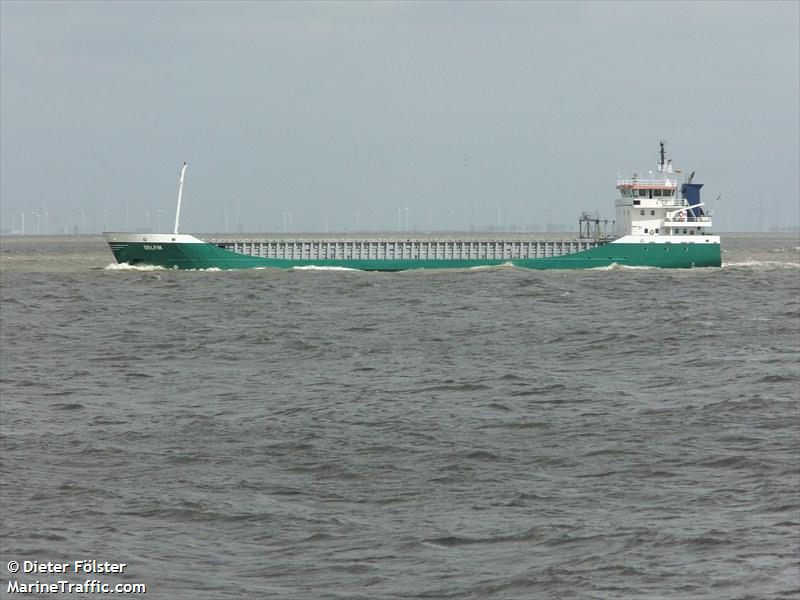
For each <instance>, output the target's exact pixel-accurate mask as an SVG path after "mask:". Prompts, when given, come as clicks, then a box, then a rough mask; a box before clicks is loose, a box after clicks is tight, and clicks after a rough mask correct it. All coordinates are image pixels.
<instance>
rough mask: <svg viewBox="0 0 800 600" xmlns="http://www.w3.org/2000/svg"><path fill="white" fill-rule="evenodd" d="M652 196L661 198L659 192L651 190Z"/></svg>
mask: <svg viewBox="0 0 800 600" xmlns="http://www.w3.org/2000/svg"><path fill="white" fill-rule="evenodd" d="M653 196H655V197H656V198H660V197H661V190H653Z"/></svg>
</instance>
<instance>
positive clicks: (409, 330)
mask: <svg viewBox="0 0 800 600" xmlns="http://www.w3.org/2000/svg"><path fill="white" fill-rule="evenodd" d="M798 247H800V241H798V239H797V236H796V235H795V236H791V235H783V236H781V235H770V236H733V235H731V236H726V237H724V248H725V254H724V257H723V260H724V266H723V267H722V268H721V269H695V270H679V271H672V270H658V269H607V270H593V271H527V270H522V269H515V268H490V269H480V270H473V271H447V272H446V271H430V272H406V273H394V274H391V273H363V272H353V271H350V272H342V271H336V272H326V271H314V270H311V271H309V270H304V271H288V272H283V271H273V270H258V271H242V272H172V271H149V270H130V269H119V268H113V267H111V266H110V264H111V263H112V262H113V257H112V256H111V254H110V252H109V251H108V250H107V249H106V247H105V245H104V244H103V242H102V241H101V240H100V239H96V238H74V239H70V238H5V239H3V240H2V242H1V243H0V250H1V252H0V268H2V271H1V275H0V292H1V293H2V295H1V296H0V298H1V299H2V304H0V326H1V328H0V342H1V345H0V367H1V373H0V376H1V377H0V394H1V395H0V433H2V438H1V440H0V442H1V445H0V483H1V484H2V485H1V486H0V534H1V539H0V551H1V553H2V561H0V586H2V588H1V589H2V592H0V594H4V595H5V594H6V592H7V589H8V585H9V582H10V581H13V580H16V581H18V582H28V583H31V582H35V581H37V580H38V581H40V582H42V583H50V582H55V581H58V580H59V579H64V578H65V576H63V575H54V574H16V575H14V574H11V573H9V571H8V566H7V563H8V562H9V561H12V560H15V561H18V562H20V563H21V564H23V561H25V560H29V561H33V560H36V561H39V562H47V561H58V562H62V561H63V562H66V561H74V560H77V559H96V560H98V561H106V560H107V561H112V562H125V563H127V564H128V566H127V567H126V569H125V572H124V574H123V575H115V576H107V575H88V576H87V575H84V574H80V575H78V574H72V575H69V576H68V577H66V578H67V579H69V580H70V581H73V580H74V581H83V580H85V579H87V578H90V577H94V578H96V579H98V580H103V581H107V582H109V583H117V582H141V583H145V584H146V585H147V594H146V596H144V597H147V598H209V599H210V598H286V599H310V598H337V599H351V598H352V599H357V598H369V599H373V598H376V599H377V598H403V599H408V598H459V599H461V598H464V599H471V598H475V599H478V598H480V599H483V598H488V599H494V598H503V599H512V598H513V599H517V598H519V599H528V598H598V599H599V598H603V599H605V598H721V599H729V598H798V597H800V558H799V557H800V400H799V399H798V397H799V396H800V366H799V365H800V363H799V360H800V252H799V248H798ZM29 596H33V597H38V596H37V595H36V594H32V595H29ZM49 596H50V597H52V596H53V595H49ZM9 597H11V596H10V595H9Z"/></svg>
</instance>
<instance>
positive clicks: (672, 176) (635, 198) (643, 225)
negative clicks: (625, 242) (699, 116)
mask: <svg viewBox="0 0 800 600" xmlns="http://www.w3.org/2000/svg"><path fill="white" fill-rule="evenodd" d="M660 145H661V151H660V160H659V163H658V167H657V171H656V173H653V172H652V171H650V172H649V173H648V176H647V177H640V176H639V175H638V174H636V173H634V175H633V177H631V178H630V179H624V178H622V177H618V178H617V190H618V191H619V194H620V195H619V198H617V201H616V224H615V234H616V236H617V237H619V238H627V237H635V238H637V239H641V240H642V241H657V240H655V239H653V238H655V237H658V238H663V237H669V238H675V237H677V238H679V241H695V240H694V239H692V240H687V239H686V238H685V237H684V236H702V237H703V238H704V239H703V241H716V242H717V243H719V238H718V237H717V236H711V235H708V233H707V230H708V229H709V228H710V227H711V215H709V214H707V213H706V211H705V210H704V205H705V203H703V202H700V188H701V187H703V184H702V183H693V182H692V180H693V178H694V173H692V174H691V175H690V176H689V177H688V179H687V180H686V181H685V182H683V183H681V182H680V178H681V177H682V171H678V170H675V169H673V166H672V161H671V160H667V159H666V157H665V149H664V142H661V143H660ZM648 238H649V239H648ZM708 238H710V239H708ZM658 241H661V240H658Z"/></svg>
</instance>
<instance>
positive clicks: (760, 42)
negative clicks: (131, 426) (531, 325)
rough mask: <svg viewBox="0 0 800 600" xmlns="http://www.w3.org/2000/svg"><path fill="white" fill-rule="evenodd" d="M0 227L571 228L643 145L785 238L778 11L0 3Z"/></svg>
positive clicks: (752, 222) (788, 146)
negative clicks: (287, 221) (499, 224)
mask: <svg viewBox="0 0 800 600" xmlns="http://www.w3.org/2000/svg"><path fill="white" fill-rule="evenodd" d="M0 7H1V8H0V10H1V11H2V12H1V13H0V19H1V22H0V24H1V27H2V31H1V32H0V33H1V34H2V35H1V36H0V50H1V52H0V65H1V67H2V71H1V72H0V117H1V119H2V121H1V122H0V125H1V127H0V138H1V139H0V169H1V172H0V199H1V200H2V210H0V218H2V227H3V228H4V229H10V228H11V227H12V225H15V224H16V226H17V227H18V226H19V223H18V221H19V214H20V213H21V212H23V211H24V212H26V219H27V230H28V232H33V228H34V226H35V225H34V220H33V219H34V217H33V215H32V213H33V212H34V211H35V212H38V213H40V214H43V213H44V210H45V209H46V210H47V212H48V214H49V218H50V231H52V232H55V231H61V230H63V228H64V227H65V226H67V227H69V229H70V230H71V229H72V226H73V225H76V224H77V225H81V216H80V213H81V211H82V210H83V211H84V212H85V214H86V217H85V222H86V224H87V225H89V226H93V227H94V228H95V229H96V230H99V229H100V228H102V226H103V225H105V226H106V227H107V228H109V229H121V228H123V227H124V226H125V207H126V205H127V212H128V224H129V226H130V228H132V229H133V228H140V227H144V225H145V221H146V217H145V211H148V210H149V211H150V213H151V216H150V224H151V226H152V227H155V226H156V222H157V213H156V210H157V209H160V210H161V211H163V212H162V215H161V217H160V218H161V221H162V229H168V228H169V227H170V226H171V223H172V220H173V219H174V208H175V196H176V192H177V179H178V172H179V170H180V165H181V163H182V162H183V161H184V160H186V161H188V162H189V170H188V172H187V186H186V190H185V193H184V210H183V213H182V217H181V229H182V231H184V232H187V233H188V232H208V231H222V230H223V228H224V221H225V213H226V212H227V214H228V223H229V228H230V230H231V231H233V230H234V228H235V223H236V220H237V211H236V208H235V207H236V203H237V202H238V205H239V211H238V220H239V221H240V223H241V225H242V227H243V228H244V230H245V231H260V230H264V229H273V230H275V229H280V228H281V227H282V225H283V223H282V218H283V217H282V213H283V212H287V211H291V212H292V214H293V225H294V229H296V230H304V231H310V230H317V231H321V230H322V229H323V228H324V226H325V222H326V219H327V222H328V226H329V228H330V229H331V230H345V229H349V230H353V229H354V228H355V225H356V217H355V214H356V213H359V218H360V225H361V228H362V229H365V228H381V229H394V228H396V225H397V207H398V206H407V207H408V212H409V219H408V220H409V225H410V226H411V227H412V228H413V227H414V226H416V227H418V228H419V229H427V228H428V226H430V227H432V228H435V229H440V228H449V229H464V228H467V227H469V224H470V222H474V223H476V224H478V225H490V224H493V223H495V222H496V220H497V209H498V208H499V209H501V211H502V212H501V219H502V221H503V223H504V224H506V225H508V224H517V225H523V226H525V225H530V224H534V223H537V224H540V225H544V223H546V222H547V221H552V222H556V223H564V224H568V225H569V226H570V227H574V226H575V225H574V223H575V221H576V219H577V214H578V212H579V211H580V210H583V209H588V210H599V211H600V212H601V214H603V215H605V216H607V217H609V218H611V217H613V200H614V197H615V189H614V186H615V183H616V181H615V180H616V175H617V173H618V172H620V173H622V174H625V175H629V174H630V173H632V172H633V171H639V172H646V171H647V170H648V169H654V168H655V164H656V160H657V150H658V144H657V143H658V140H659V139H662V138H663V139H666V140H668V151H669V155H670V156H671V157H673V158H674V160H675V163H676V165H677V166H678V167H683V168H686V169H688V170H693V169H694V170H696V171H697V177H696V180H697V181H700V182H702V183H705V184H706V186H705V188H704V192H705V200H707V201H709V202H710V203H711V204H712V205H713V200H714V198H715V197H716V196H717V195H718V194H720V193H721V194H723V199H722V201H721V203H720V205H719V208H718V210H717V213H716V215H715V216H716V217H717V225H718V229H738V230H745V229H750V230H752V229H756V228H757V227H758V226H759V212H758V210H757V209H758V206H759V205H762V207H763V212H762V213H761V217H760V220H761V222H762V223H763V227H764V228H765V229H766V228H768V227H772V226H774V225H775V223H779V224H781V225H787V224H788V225H794V226H797V225H798V224H800V214H799V211H800V208H798V205H799V204H800V185H799V182H798V180H799V179H800V173H799V171H800V156H799V155H798V144H799V141H798V140H800V118H799V117H800V115H799V113H800V108H799V107H800V10H799V7H800V3H798V2H782V3H769V2H758V3H746V2H735V3H724V2H710V3H692V2H665V3H658V2H642V3H636V2H620V3H600V2H592V3H578V2H560V3H547V2H530V3H524V2H514V3H478V2H469V3H456V2H441V3H389V2H373V3H357V2H346V3H333V2H332V3H319V4H318V3H308V2H306V3H276V2H263V3H231V2H225V3H213V2H205V3H190V2H187V3H180V2H164V3H158V2H133V3H123V2H108V3H100V2H97V3H79V2H57V3H46V2H6V1H3V2H2V4H0Z"/></svg>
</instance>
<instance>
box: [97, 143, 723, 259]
mask: <svg viewBox="0 0 800 600" xmlns="http://www.w3.org/2000/svg"><path fill="white" fill-rule="evenodd" d="M185 175H186V163H184V165H183V168H182V169H181V175H180V183H179V187H178V204H177V209H176V213H175V227H174V230H173V232H172V233H122V232H106V233H104V234H103V235H104V236H105V239H106V241H107V242H108V245H109V247H110V249H111V252H112V253H113V254H114V258H115V259H116V260H117V262H118V263H120V264H128V265H131V266H155V267H163V268H166V269H224V270H227V269H253V268H278V269H290V268H302V267H309V268H313V267H321V268H324V267H333V268H344V269H358V270H364V271H403V270H409V269H448V268H449V269H469V268H474V267H490V266H499V265H508V266H514V267H522V268H527V269H586V268H597V267H608V266H612V265H621V266H631V267H663V268H692V267H719V266H721V263H722V259H721V250H720V238H719V236H718V235H713V234H711V233H710V228H711V226H712V223H711V214H710V213H709V212H707V211H706V210H705V203H704V202H701V201H700V189H701V188H702V187H703V184H701V183H695V182H694V172H692V174H691V175H689V176H688V177H684V176H683V172H682V171H679V170H677V169H674V168H673V165H672V161H671V160H668V159H667V158H666V151H665V145H664V142H661V143H660V152H659V162H658V166H657V172H656V173H653V172H652V171H651V172H650V173H649V176H648V177H640V176H639V174H637V173H634V174H633V176H632V177H629V178H623V177H620V176H618V177H617V192H618V195H617V199H616V202H615V208H616V218H615V219H614V220H612V221H611V222H610V223H609V221H608V220H605V221H601V219H600V218H599V217H598V216H597V214H589V213H583V214H582V215H581V216H580V218H579V219H578V225H579V235H578V236H576V237H574V238H571V239H557V240H553V239H541V238H539V239H537V238H535V237H533V236H532V235H528V236H511V235H507V236H503V237H498V236H490V237H487V236H485V235H483V236H478V235H463V236H460V235H455V234H449V235H447V236H438V237H437V236H430V235H428V236H415V237H413V238H411V237H407V236H402V237H401V236H400V235H396V236H381V237H365V238H356V237H341V236H339V237H335V238H334V237H331V236H327V237H316V236H302V237H299V236H298V237H293V238H287V237H285V236H284V237H282V238H280V239H279V238H272V239H269V238H262V239H200V238H197V237H195V236H192V235H187V234H181V233H178V230H179V225H180V211H181V198H182V195H183V187H184V182H185Z"/></svg>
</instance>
